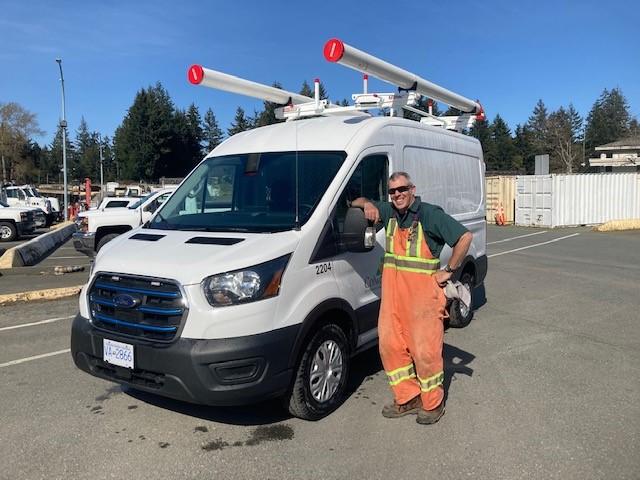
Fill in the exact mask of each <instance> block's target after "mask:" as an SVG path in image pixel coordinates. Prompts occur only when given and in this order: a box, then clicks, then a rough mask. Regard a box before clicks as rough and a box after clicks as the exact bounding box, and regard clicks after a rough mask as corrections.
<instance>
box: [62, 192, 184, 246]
mask: <svg viewBox="0 0 640 480" xmlns="http://www.w3.org/2000/svg"><path fill="white" fill-rule="evenodd" d="M174 190H175V189H173V188H165V189H162V190H158V191H156V192H151V193H149V194H148V195H146V196H144V197H140V198H137V199H133V200H132V199H131V198H129V197H118V198H117V199H116V200H117V201H121V202H123V205H121V206H120V207H115V208H104V209H96V210H86V211H84V212H80V213H79V214H78V218H76V226H77V229H78V230H77V231H76V232H75V233H74V234H73V246H74V247H75V249H76V250H77V251H79V252H82V253H84V254H85V255H87V256H89V257H93V256H94V255H95V254H96V252H98V251H100V249H101V248H102V247H103V246H104V245H106V244H107V243H108V242H110V241H111V240H113V239H114V238H116V237H117V236H118V235H120V234H122V233H125V232H128V231H129V230H133V229H134V228H137V227H139V226H140V225H143V224H144V223H145V222H147V221H149V219H150V218H151V217H152V216H153V213H154V212H155V211H156V210H157V209H158V207H159V206H160V205H162V204H163V203H164V202H165V201H166V200H167V198H169V196H170V195H171V193H172V192H173V191H174ZM101 205H102V204H101Z"/></svg>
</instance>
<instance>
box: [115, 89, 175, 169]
mask: <svg viewBox="0 0 640 480" xmlns="http://www.w3.org/2000/svg"><path fill="white" fill-rule="evenodd" d="M174 127H175V122H174V108H173V102H172V101H171V98H170V97H169V94H168V93H167V91H166V90H165V89H164V88H163V87H162V85H161V84H160V83H157V84H156V85H155V86H154V87H149V88H148V89H146V90H145V89H144V88H143V89H141V90H140V91H139V92H138V93H137V94H136V97H135V99H134V102H133V105H132V106H131V107H130V108H129V110H128V112H127V115H126V116H125V118H124V120H123V121H122V125H120V126H119V127H118V129H117V130H116V133H115V137H114V149H115V154H116V158H117V160H118V162H119V167H120V178H125V179H135V180H139V179H145V180H151V179H154V178H159V177H160V176H163V175H164V173H165V172H166V170H168V168H169V167H168V166H169V164H170V163H172V161H178V162H179V161H180V159H177V158H175V157H172V155H171V144H172V143H173V136H174V135H175V128H174Z"/></svg>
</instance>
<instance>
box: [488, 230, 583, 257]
mask: <svg viewBox="0 0 640 480" xmlns="http://www.w3.org/2000/svg"><path fill="white" fill-rule="evenodd" d="M577 235H580V234H579V233H574V234H572V235H566V236H564V237H560V238H554V239H553V240H549V241H548V242H542V243H534V244H533V245H527V246H526V247H520V248H514V249H513V250H507V251H506V252H500V253H493V254H491V255H487V258H491V257H498V256H500V255H506V254H507V253H513V252H519V251H520V250H526V249H527V248H533V247H539V246H540V245H547V244H549V243H553V242H559V241H560V240H565V239H567V238H571V237H575V236H577Z"/></svg>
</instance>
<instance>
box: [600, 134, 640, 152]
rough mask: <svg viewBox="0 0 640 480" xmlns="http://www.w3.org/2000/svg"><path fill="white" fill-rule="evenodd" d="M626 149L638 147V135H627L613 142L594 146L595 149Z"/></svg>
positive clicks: (639, 145) (639, 141) (639, 144)
mask: <svg viewBox="0 0 640 480" xmlns="http://www.w3.org/2000/svg"><path fill="white" fill-rule="evenodd" d="M627 149H634V150H635V149H640V136H637V137H627V138H621V139H620V140H616V141H615V142H611V143H607V144H605V145H600V146H598V147H596V150H627Z"/></svg>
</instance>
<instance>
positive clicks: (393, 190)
mask: <svg viewBox="0 0 640 480" xmlns="http://www.w3.org/2000/svg"><path fill="white" fill-rule="evenodd" d="M412 188H413V185H402V186H401V187H396V188H390V189H389V195H394V194H395V193H396V192H398V193H404V192H408V191H409V190H411V189H412Z"/></svg>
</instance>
